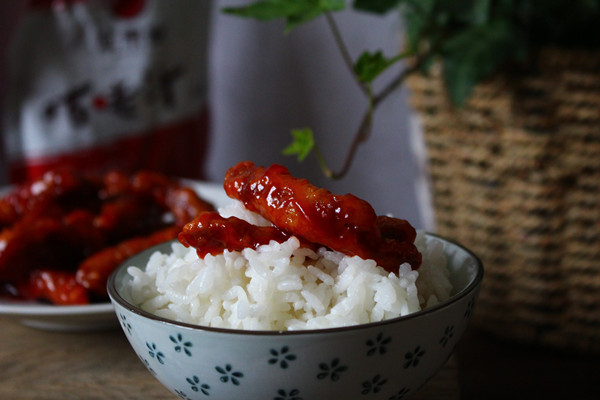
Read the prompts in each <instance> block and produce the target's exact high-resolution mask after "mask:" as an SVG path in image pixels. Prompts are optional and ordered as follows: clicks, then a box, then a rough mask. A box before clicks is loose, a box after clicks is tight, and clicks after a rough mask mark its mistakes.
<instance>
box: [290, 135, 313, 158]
mask: <svg viewBox="0 0 600 400" xmlns="http://www.w3.org/2000/svg"><path fill="white" fill-rule="evenodd" d="M292 137H293V138H294V141H293V142H292V143H291V144H290V145H289V146H287V147H286V148H285V149H283V154H285V155H286V156H290V155H297V156H298V161H302V160H304V159H305V158H306V156H308V155H309V154H310V152H311V151H312V149H313V148H314V147H315V139H314V135H313V131H312V129H310V128H304V129H294V130H292Z"/></svg>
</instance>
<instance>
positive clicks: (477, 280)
mask: <svg viewBox="0 0 600 400" xmlns="http://www.w3.org/2000/svg"><path fill="white" fill-rule="evenodd" d="M425 235H427V236H430V237H433V238H436V239H439V240H441V241H443V242H446V243H449V244H452V245H454V246H456V247H458V248H459V249H461V250H462V251H464V252H466V253H467V254H468V255H469V256H470V257H472V258H473V260H474V261H475V266H476V273H475V277H474V278H473V280H472V281H471V282H470V283H469V284H468V285H467V286H466V287H465V288H463V289H462V290H461V291H460V292H458V293H456V294H454V295H452V296H451V297H450V298H448V299H447V300H444V301H442V302H440V303H438V304H436V305H433V306H431V307H428V308H426V309H423V310H419V311H415V312H413V313H410V314H408V315H403V316H399V317H395V318H390V319H386V320H383V321H376V322H369V323H366V324H357V325H348V326H338V327H332V328H321V329H300V330H293V331H288V330H244V329H233V328H218V327H212V326H203V325H195V324H191V323H187V322H181V321H175V320H172V319H168V318H164V317H160V316H158V315H155V314H152V313H150V312H148V311H144V310H142V309H141V308H139V307H138V306H135V305H133V304H131V303H129V302H128V301H127V300H125V299H124V298H123V297H122V296H121V295H120V294H119V292H118V290H117V288H116V277H117V275H118V273H119V271H121V270H122V269H124V268H126V267H127V266H128V263H129V260H131V258H133V257H136V256H139V255H140V254H142V253H146V252H148V253H152V252H154V251H155V249H156V248H158V247H160V246H164V245H165V244H166V243H170V242H174V241H176V239H175V240H173V241H169V242H164V243H161V244H158V245H156V246H153V247H151V248H148V249H146V250H144V251H143V252H141V253H138V254H136V255H134V256H132V257H130V258H129V259H127V260H125V261H124V262H123V263H121V264H120V265H119V266H118V267H117V268H116V269H115V270H114V271H113V273H112V274H111V275H110V277H109V278H108V282H107V291H108V295H109V298H110V300H111V302H113V303H117V304H119V305H120V306H121V307H123V308H125V309H127V310H128V311H130V312H132V313H134V314H137V315H139V316H141V317H144V318H148V319H150V320H154V321H157V322H161V323H163V324H168V325H174V326H178V327H181V328H186V329H192V330H198V331H205V332H212V333H219V334H229V335H244V336H276V337H279V336H297V335H300V336H306V335H315V334H327V333H340V332H348V331H356V330H362V329H369V328H373V327H382V326H386V325H391V324H394V323H397V322H399V321H405V320H410V319H414V318H419V317H421V316H423V315H428V314H433V313H436V312H438V311H440V310H441V309H443V308H446V307H447V306H449V305H451V304H453V303H456V302H458V301H459V300H461V299H462V298H464V297H466V296H467V295H469V294H471V293H472V292H474V291H476V290H477V289H478V288H479V286H480V285H481V282H482V280H483V275H484V269H483V263H482V262H481V259H480V258H479V257H477V255H475V253H473V252H472V251H471V250H469V249H468V248H466V247H465V246H463V245H461V244H460V243H457V242H456V241H453V240H450V239H447V238H445V237H443V236H440V235H437V234H434V233H429V232H425ZM115 311H116V309H115Z"/></svg>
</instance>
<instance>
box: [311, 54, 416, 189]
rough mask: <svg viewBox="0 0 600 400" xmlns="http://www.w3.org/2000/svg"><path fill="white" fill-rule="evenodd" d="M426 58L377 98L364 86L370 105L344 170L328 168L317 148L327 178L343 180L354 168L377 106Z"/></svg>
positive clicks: (400, 75) (392, 83)
mask: <svg viewBox="0 0 600 400" xmlns="http://www.w3.org/2000/svg"><path fill="white" fill-rule="evenodd" d="M426 58H427V57H426V55H422V56H419V57H417V60H416V61H415V63H414V64H412V65H411V66H410V67H408V68H405V69H403V70H402V72H401V73H400V74H398V76H397V77H396V78H395V79H394V80H392V81H391V82H390V83H389V84H388V85H387V86H386V87H384V88H383V89H382V90H381V92H379V93H378V94H377V95H375V96H373V93H372V91H371V86H370V85H368V86H364V87H365V90H366V95H367V98H368V100H369V104H368V106H367V110H366V111H365V113H364V115H363V118H362V120H361V123H360V125H359V127H358V130H357V131H356V133H355V135H354V139H353V140H352V143H351V144H350V149H349V150H348V153H347V154H346V159H345V161H344V164H343V165H342V168H341V169H340V170H339V171H337V172H335V171H333V170H331V169H330V168H329V167H328V166H327V164H326V162H325V159H324V157H323V156H322V154H321V152H320V151H318V149H317V148H315V150H316V151H318V153H319V154H318V155H317V157H318V158H319V164H320V165H321V170H322V171H323V174H324V175H325V176H327V177H328V178H332V179H342V178H343V177H344V176H346V174H347V173H348V171H349V170H350V167H351V166H352V163H353V162H354V158H355V156H356V152H357V150H358V148H359V146H360V145H361V144H362V143H364V142H365V141H366V140H367V139H368V137H369V135H370V134H371V131H372V128H373V113H374V111H375V109H376V108H377V106H378V105H379V104H380V103H381V102H382V101H384V100H385V99H386V98H387V97H388V96H389V95H390V94H391V93H393V92H394V91H395V90H396V89H398V88H399V87H400V86H401V85H402V84H403V83H404V81H405V80H406V78H408V77H409V76H410V75H412V74H413V73H415V72H416V71H418V70H419V69H420V68H421V66H422V65H423V62H424V61H425V59H426ZM361 86H362V85H361Z"/></svg>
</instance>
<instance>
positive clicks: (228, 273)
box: [108, 203, 483, 400]
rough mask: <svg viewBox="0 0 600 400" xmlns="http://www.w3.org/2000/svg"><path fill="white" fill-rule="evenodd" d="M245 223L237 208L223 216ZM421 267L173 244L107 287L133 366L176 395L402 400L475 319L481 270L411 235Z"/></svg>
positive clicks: (442, 244) (449, 249) (457, 250)
mask: <svg viewBox="0 0 600 400" xmlns="http://www.w3.org/2000/svg"><path fill="white" fill-rule="evenodd" d="M220 212H221V214H223V215H226V216H229V215H236V216H238V217H241V218H244V219H246V220H247V221H249V222H252V223H255V224H262V223H264V221H262V220H261V217H259V216H258V215H255V214H252V213H250V212H248V211H246V210H245V209H243V207H240V205H239V204H235V203H234V204H233V205H231V206H228V207H225V208H222V209H220ZM415 245H416V246H417V248H418V249H419V251H420V252H421V254H422V256H423V262H422V264H421V266H420V267H419V268H418V269H417V270H412V269H411V267H410V265H408V264H405V265H403V266H401V267H400V269H399V271H398V273H397V274H395V273H389V272H386V271H385V270H384V269H383V268H381V267H379V266H377V265H376V263H375V262H374V261H373V260H363V259H361V258H359V257H356V256H355V257H350V256H345V255H343V254H341V253H338V252H336V251H332V250H330V249H327V248H321V249H318V250H314V249H308V248H304V247H302V246H301V245H300V242H299V241H298V240H297V239H296V238H295V237H293V236H292V237H291V238H290V239H288V240H287V241H285V242H283V243H277V242H274V241H272V242H271V243H269V244H266V245H263V246H260V247H258V248H257V249H255V250H254V249H244V250H243V251H241V252H237V251H233V252H230V251H225V252H224V253H223V254H219V255H217V256H212V255H208V256H206V257H205V258H204V259H200V258H199V257H198V256H197V254H196V251H195V249H193V248H186V247H184V246H183V245H181V244H180V243H179V242H177V241H173V242H168V243H164V244H161V245H159V246H156V247H154V248H151V249H148V250H146V251H144V252H142V253H140V254H138V255H136V256H134V257H132V258H131V259H129V260H128V261H127V262H125V263H124V264H123V265H121V266H120V267H119V268H118V269H117V270H116V271H115V272H114V273H113V274H112V275H111V277H110V279H109V283H108V293H109V296H110V299H111V301H112V303H113V305H114V307H115V312H116V314H117V317H118V319H119V321H120V323H121V326H122V328H123V331H124V333H125V335H126V337H127V339H128V340H129V342H130V344H131V346H132V348H133V350H134V351H135V352H136V354H137V355H138V356H139V358H140V359H141V361H142V362H143V363H144V365H145V366H146V367H147V369H148V370H149V371H150V373H151V374H153V375H154V376H155V377H156V378H157V379H158V380H159V381H160V382H161V383H162V384H163V385H164V386H165V387H166V388H167V389H169V390H170V391H171V392H173V393H174V394H175V395H176V396H179V397H180V398H183V399H203V398H205V397H209V398H211V399H297V400H298V399H310V400H318V399H342V398H343V399H347V400H351V399H359V398H361V399H362V398H364V396H365V395H368V397H369V398H373V399H392V398H405V397H406V396H407V395H409V394H411V393H414V392H415V391H417V390H418V388H420V387H421V386H422V385H423V384H424V383H425V382H427V380H429V379H430V378H431V377H432V376H433V375H435V374H436V372H437V371H438V370H439V369H440V368H441V367H442V366H443V365H444V363H445V362H446V361H447V359H448V358H449V357H450V355H451V353H452V351H453V349H454V347H455V346H456V344H457V343H458V341H459V339H460V337H461V335H462V333H463V332H464V330H465V327H466V326H467V323H468V321H469V319H470V317H471V314H472V310H473V305H474V302H475V299H476V296H477V292H478V289H479V286H480V283H481V280H482V278H483V267H482V265H481V262H480V261H479V260H478V258H477V257H476V256H475V255H473V254H472V253H471V252H470V251H469V250H467V249H465V248H464V247H462V246H460V245H459V244H456V243H453V242H452V241H449V240H447V239H445V238H441V237H438V236H436V235H433V234H428V233H423V232H419V233H418V235H417V239H416V240H415Z"/></svg>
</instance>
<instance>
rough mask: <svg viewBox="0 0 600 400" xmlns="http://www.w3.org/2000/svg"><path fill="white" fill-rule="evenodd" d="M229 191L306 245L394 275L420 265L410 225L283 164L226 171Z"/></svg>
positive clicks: (239, 166) (241, 166)
mask: <svg viewBox="0 0 600 400" xmlns="http://www.w3.org/2000/svg"><path fill="white" fill-rule="evenodd" d="M224 187H225V192H226V193H227V195H228V196H229V197H231V198H234V199H237V200H240V201H241V202H243V203H244V205H245V207H246V208H247V209H248V210H250V211H254V212H257V213H258V214H260V215H262V216H263V217H264V218H266V219H267V220H269V221H270V222H272V223H273V224H274V225H275V226H277V227H278V228H280V229H281V230H283V231H286V232H290V233H292V234H294V235H296V236H298V237H299V238H301V239H303V240H305V241H308V242H312V243H317V244H320V245H323V246H326V247H329V248H331V249H334V250H337V251H339V252H342V253H344V254H346V255H351V256H359V257H361V258H364V259H374V260H375V261H377V263H378V264H379V265H381V266H382V267H384V268H386V269H388V270H390V271H397V269H398V267H399V266H400V264H401V263H403V262H409V263H410V264H411V266H412V267H413V268H418V267H419V266H420V264H421V255H420V253H419V252H418V250H417V249H416V247H415V246H414V244H413V242H414V238H415V236H416V232H415V230H414V228H413V227H412V226H410V224H408V223H407V222H406V221H403V220H397V219H394V218H390V217H377V215H376V213H375V211H374V210H373V208H372V207H371V205H370V204H369V203H367V202H366V201H364V200H362V199H360V198H358V197H356V196H354V195H351V194H346V195H336V194H332V193H331V192H329V191H327V190H325V189H322V188H318V187H316V186H313V185H312V184H310V183H309V182H308V181H307V180H305V179H300V178H296V177H293V176H292V175H291V174H290V172H289V171H288V170H287V168H285V167H283V166H281V165H272V166H270V167H268V168H264V167H261V166H255V165H254V164H253V163H252V162H249V161H245V162H241V163H239V164H237V165H236V166H234V167H232V168H230V169H229V170H228V171H227V174H226V176H225V182H224Z"/></svg>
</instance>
